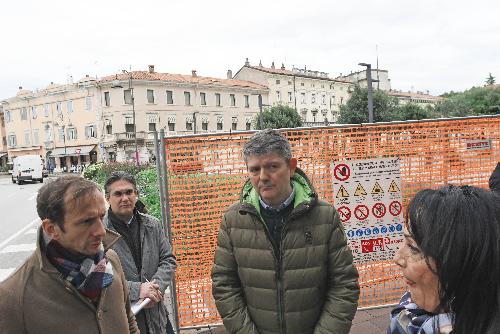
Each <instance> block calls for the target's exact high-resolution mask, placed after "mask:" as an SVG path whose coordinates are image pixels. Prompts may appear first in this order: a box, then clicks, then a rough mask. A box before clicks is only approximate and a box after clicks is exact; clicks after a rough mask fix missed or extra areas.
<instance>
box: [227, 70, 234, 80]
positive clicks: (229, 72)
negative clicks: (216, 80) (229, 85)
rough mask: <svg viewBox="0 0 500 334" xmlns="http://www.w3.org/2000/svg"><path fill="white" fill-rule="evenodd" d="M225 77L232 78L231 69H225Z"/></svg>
mask: <svg viewBox="0 0 500 334" xmlns="http://www.w3.org/2000/svg"><path fill="white" fill-rule="evenodd" d="M227 78H228V79H232V78H233V71H231V70H227Z"/></svg>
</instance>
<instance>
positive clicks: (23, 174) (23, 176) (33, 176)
mask: <svg viewBox="0 0 500 334" xmlns="http://www.w3.org/2000/svg"><path fill="white" fill-rule="evenodd" d="M13 162H14V166H13V169H12V183H16V182H17V184H23V183H24V182H25V181H39V182H43V161H42V158H41V157H40V156H39V155H23V156H20V157H17V158H14V161H13Z"/></svg>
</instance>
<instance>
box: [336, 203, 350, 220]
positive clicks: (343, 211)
mask: <svg viewBox="0 0 500 334" xmlns="http://www.w3.org/2000/svg"><path fill="white" fill-rule="evenodd" d="M337 211H338V212H339V215H340V221H341V222H343V223H345V222H346V221H348V220H349V219H351V209H349V208H348V207H347V206H341V207H340V208H338V209H337Z"/></svg>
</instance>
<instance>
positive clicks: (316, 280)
mask: <svg viewBox="0 0 500 334" xmlns="http://www.w3.org/2000/svg"><path fill="white" fill-rule="evenodd" d="M292 181H293V183H294V188H295V201H294V209H293V211H292V213H291V214H290V216H289V217H288V219H287V220H286V221H285V225H284V226H285V227H284V228H283V232H282V235H281V247H280V249H281V252H280V254H276V251H275V249H274V247H273V245H272V243H271V235H270V233H269V231H268V230H267V228H266V225H265V224H264V222H263V220H262V218H261V216H260V207H259V196H258V194H257V192H256V190H255V189H254V188H253V187H252V185H251V183H250V182H249V181H248V182H247V183H246V184H245V185H244V187H243V190H242V196H241V200H240V202H238V203H235V204H233V205H232V206H231V207H230V208H229V209H228V211H227V212H226V213H225V215H224V217H223V220H222V224H221V228H220V231H219V236H218V247H217V249H216V252H215V263H214V266H213V269H212V281H213V291H212V292H213V296H214V299H215V303H216V306H217V309H218V311H219V313H220V315H221V316H222V319H223V321H224V325H225V327H226V329H227V330H228V331H229V332H230V333H262V334H267V333H283V334H284V333H290V334H291V333H304V334H305V333H336V334H337V333H349V329H350V328H351V322H352V319H353V318H354V314H355V313H356V308H357V304H358V297H359V285H358V273H357V271H356V268H355V267H354V265H353V262H352V261H353V260H352V254H351V251H350V249H349V248H348V247H347V242H346V237H345V234H344V230H343V228H342V226H341V223H340V219H339V214H338V213H337V211H336V210H335V208H334V207H333V206H332V205H330V204H328V203H326V202H324V201H321V200H318V199H317V194H316V193H315V191H314V189H313V187H312V185H311V184H310V183H309V181H308V179H307V177H306V176H305V174H304V173H303V172H302V171H300V170H299V169H297V170H296V172H295V175H294V176H293V178H292Z"/></svg>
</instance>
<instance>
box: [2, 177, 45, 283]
mask: <svg viewBox="0 0 500 334" xmlns="http://www.w3.org/2000/svg"><path fill="white" fill-rule="evenodd" d="M41 186H42V184H41V183H38V182H36V183H25V184H23V185H21V186H20V185H18V184H14V183H12V181H11V178H10V175H0V199H1V201H0V281H2V280H3V279H5V278H6V277H7V276H8V275H9V274H10V273H11V272H12V271H13V270H14V269H15V268H16V267H18V266H19V265H21V264H22V263H23V261H24V260H25V259H26V258H27V257H28V256H29V255H30V254H31V253H32V252H33V250H34V249H35V241H36V228H37V227H38V226H39V221H40V220H39V219H38V215H37V213H36V195H37V192H38V189H40V187H41Z"/></svg>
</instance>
